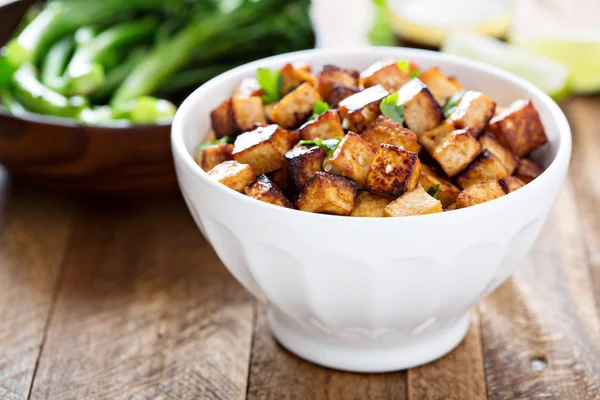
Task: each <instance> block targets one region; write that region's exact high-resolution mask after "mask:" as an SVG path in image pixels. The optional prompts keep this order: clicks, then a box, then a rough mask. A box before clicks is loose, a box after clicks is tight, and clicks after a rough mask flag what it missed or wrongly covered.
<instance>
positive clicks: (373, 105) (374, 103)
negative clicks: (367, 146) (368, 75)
mask: <svg viewBox="0 0 600 400" xmlns="http://www.w3.org/2000/svg"><path fill="white" fill-rule="evenodd" d="M387 96H389V93H388V91H387V90H385V89H384V88H383V86H380V85H377V86H373V87H370V88H368V89H365V90H363V91H362V92H358V93H356V94H354V95H352V96H350V97H348V98H346V99H344V100H343V101H342V102H341V103H340V104H339V110H340V115H341V116H342V127H343V128H344V129H348V130H350V131H352V132H356V133H361V132H362V131H364V130H365V128H366V127H367V125H368V124H369V122H371V121H374V120H375V118H377V116H379V115H380V114H381V110H379V103H381V100H383V99H384V98H385V97H387Z"/></svg>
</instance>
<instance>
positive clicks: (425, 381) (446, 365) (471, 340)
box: [407, 311, 487, 400]
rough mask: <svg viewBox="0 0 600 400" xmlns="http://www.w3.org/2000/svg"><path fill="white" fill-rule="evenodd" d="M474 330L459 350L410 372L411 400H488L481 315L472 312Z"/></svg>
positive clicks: (471, 329)
mask: <svg viewBox="0 0 600 400" xmlns="http://www.w3.org/2000/svg"><path fill="white" fill-rule="evenodd" d="M471 320H472V321H471V327H470V329H469V332H468V333H467V336H466V337H465V339H464V340H463V342H462V343H461V344H460V345H458V347H457V348H456V349H454V350H453V351H452V352H450V353H449V354H447V355H446V356H444V357H442V358H440V359H439V360H437V361H434V362H432V363H429V364H426V365H423V366H421V367H418V368H411V369H409V370H408V379H407V381H408V398H409V399H411V400H429V399H431V400H433V399H435V400H462V399H469V400H479V399H485V398H487V394H486V387H485V374H484V370H483V352H482V348H481V336H480V325H479V315H478V314H477V312H476V311H473V312H472V313H471Z"/></svg>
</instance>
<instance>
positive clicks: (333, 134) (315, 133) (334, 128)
mask: <svg viewBox="0 0 600 400" xmlns="http://www.w3.org/2000/svg"><path fill="white" fill-rule="evenodd" d="M298 132H300V136H301V137H302V139H303V140H314V139H323V140H325V139H334V138H341V137H342V136H344V129H342V121H341V119H340V115H339V114H338V112H337V111H336V110H327V111H325V112H324V113H323V114H321V115H319V116H318V117H317V118H315V119H313V120H312V121H308V122H307V123H305V124H304V125H302V126H301V127H300V128H299V129H298Z"/></svg>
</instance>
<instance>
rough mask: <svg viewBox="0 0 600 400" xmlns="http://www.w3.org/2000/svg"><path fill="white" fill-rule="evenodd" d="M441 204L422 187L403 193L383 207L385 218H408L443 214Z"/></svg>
mask: <svg viewBox="0 0 600 400" xmlns="http://www.w3.org/2000/svg"><path fill="white" fill-rule="evenodd" d="M443 211H444V210H443V208H442V203H441V202H440V201H439V200H437V199H434V198H433V197H431V196H430V195H429V194H428V193H427V192H426V191H425V190H424V189H423V188H422V187H418V188H416V189H413V190H411V191H410V192H406V193H404V194H403V195H402V196H400V197H398V198H397V199H396V200H394V201H392V202H391V203H390V204H388V205H387V206H386V207H385V210H384V214H385V216H386V217H408V216H411V215H425V214H435V213H441V212H443Z"/></svg>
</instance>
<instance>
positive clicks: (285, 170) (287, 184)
mask: <svg viewBox="0 0 600 400" xmlns="http://www.w3.org/2000/svg"><path fill="white" fill-rule="evenodd" d="M266 175H267V177H268V178H269V179H270V180H271V181H272V182H273V183H274V184H275V185H277V187H278V188H279V189H281V191H282V192H283V194H284V195H285V197H287V198H288V199H294V198H295V196H296V185H294V182H293V180H292V176H291V175H290V167H289V163H288V161H287V159H286V160H285V163H284V166H283V167H281V168H279V169H277V170H275V171H273V172H269V173H268V174H266Z"/></svg>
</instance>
